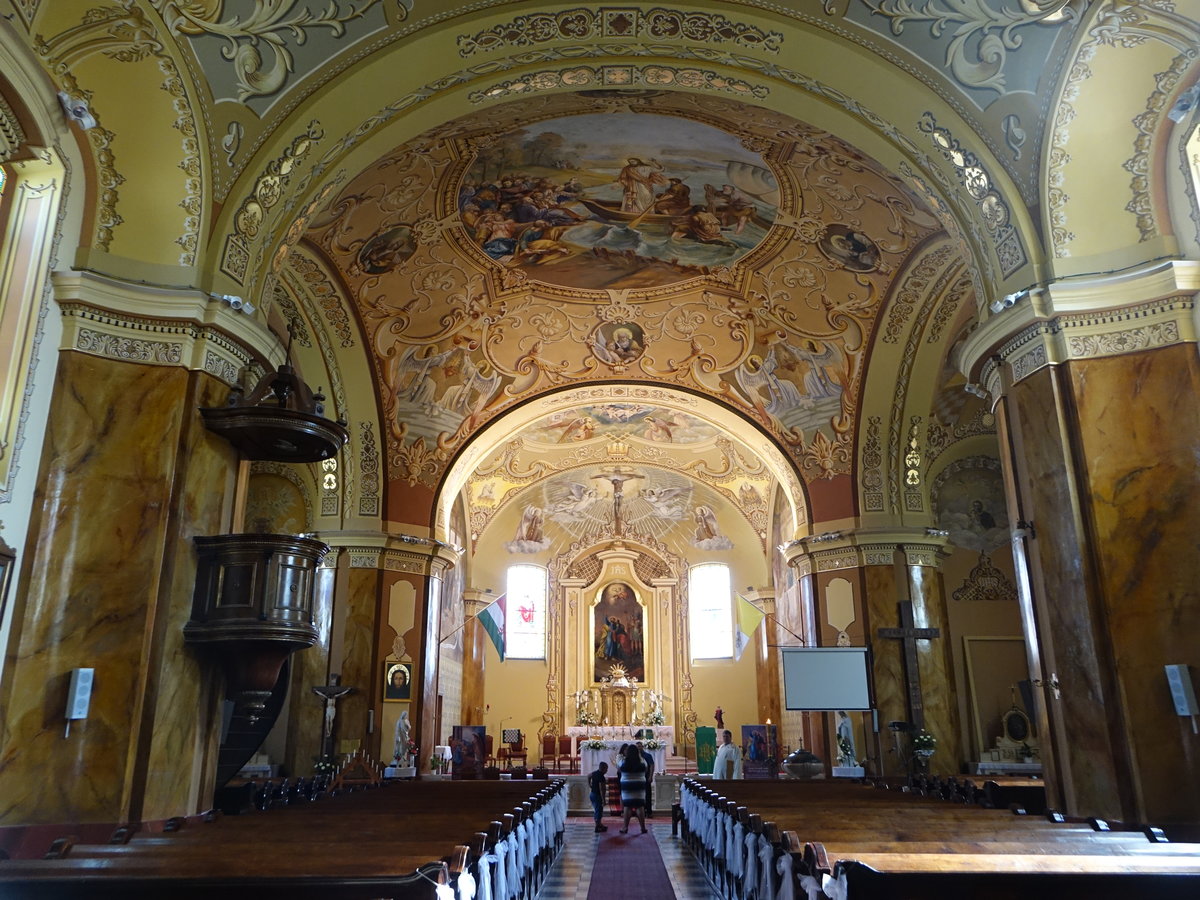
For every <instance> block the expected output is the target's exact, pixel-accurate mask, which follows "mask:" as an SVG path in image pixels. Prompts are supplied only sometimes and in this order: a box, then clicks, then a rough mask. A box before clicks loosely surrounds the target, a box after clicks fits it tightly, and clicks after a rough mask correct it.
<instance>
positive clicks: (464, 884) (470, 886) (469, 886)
mask: <svg viewBox="0 0 1200 900" xmlns="http://www.w3.org/2000/svg"><path fill="white" fill-rule="evenodd" d="M438 887H441V885H438ZM439 900H440V898H439ZM458 900H475V878H474V876H472V875H471V872H470V870H469V869H463V870H462V872H460V873H459V875H458Z"/></svg>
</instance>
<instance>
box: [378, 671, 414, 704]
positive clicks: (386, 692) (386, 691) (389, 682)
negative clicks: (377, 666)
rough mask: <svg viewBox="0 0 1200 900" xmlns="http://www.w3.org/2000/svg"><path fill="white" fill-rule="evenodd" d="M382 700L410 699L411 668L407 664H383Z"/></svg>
mask: <svg viewBox="0 0 1200 900" xmlns="http://www.w3.org/2000/svg"><path fill="white" fill-rule="evenodd" d="M383 699H384V700H389V701H398V700H411V699H412V667H411V666H410V665H409V664H408V663H398V662H388V663H384V664H383Z"/></svg>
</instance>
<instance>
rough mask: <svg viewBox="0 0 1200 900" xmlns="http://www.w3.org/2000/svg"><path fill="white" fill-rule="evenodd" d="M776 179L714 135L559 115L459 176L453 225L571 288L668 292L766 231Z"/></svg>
mask: <svg viewBox="0 0 1200 900" xmlns="http://www.w3.org/2000/svg"><path fill="white" fill-rule="evenodd" d="M778 203H779V186H778V183H777V182H776V179H775V175H774V174H773V173H772V172H771V170H770V169H768V168H767V167H766V165H765V163H764V161H763V159H762V157H761V156H759V155H758V154H755V153H752V152H750V151H748V150H746V149H745V148H744V147H743V146H742V144H741V141H740V140H739V139H738V138H737V137H734V136H733V135H731V134H727V133H726V132H724V131H721V130H719V129H717V128H714V127H712V126H710V125H706V124H703V123H700V122H695V121H692V120H689V119H683V118H679V117H677V116H665V115H654V114H644V113H627V112H620V113H605V114H602V115H597V114H589V115H578V116H563V117H560V118H556V119H549V120H543V121H541V122H538V123H537V124H536V125H531V126H528V127H523V128H518V129H515V130H513V131H509V132H507V133H504V134H501V135H498V136H497V137H496V138H495V140H493V141H490V142H488V145H487V146H485V147H483V148H481V149H480V150H479V151H478V153H477V155H476V157H475V159H474V161H473V163H472V164H471V165H470V166H469V167H468V169H467V171H466V172H465V174H464V176H463V180H462V183H461V186H460V188H459V193H458V208H459V215H460V216H461V218H462V223H463V225H464V226H465V227H466V229H467V232H468V234H470V235H471V236H472V238H473V239H474V241H475V242H476V244H477V246H478V247H479V249H480V250H481V251H482V252H483V253H484V254H486V256H488V257H489V258H491V259H492V260H493V261H494V262H495V264H496V265H499V266H504V267H506V268H510V269H522V270H524V272H525V273H526V275H528V276H529V277H531V278H536V279H537V280H538V281H542V282H545V283H548V284H553V285H558V286H561V287H568V288H584V289H592V290H630V289H645V288H653V287H661V286H664V285H670V284H675V283H677V282H680V281H685V280H687V279H690V278H695V277H697V276H700V275H704V274H707V273H708V272H710V271H712V270H714V269H717V268H722V267H727V266H731V265H733V264H734V263H735V262H737V261H738V260H739V259H741V258H742V257H743V256H745V255H746V254H747V253H749V252H750V251H751V250H753V249H754V248H755V247H756V246H757V245H758V244H759V242H760V241H762V239H763V238H764V237H766V234H767V231H768V230H769V229H770V227H771V222H772V221H773V219H774V217H775V212H776V206H777V205H778Z"/></svg>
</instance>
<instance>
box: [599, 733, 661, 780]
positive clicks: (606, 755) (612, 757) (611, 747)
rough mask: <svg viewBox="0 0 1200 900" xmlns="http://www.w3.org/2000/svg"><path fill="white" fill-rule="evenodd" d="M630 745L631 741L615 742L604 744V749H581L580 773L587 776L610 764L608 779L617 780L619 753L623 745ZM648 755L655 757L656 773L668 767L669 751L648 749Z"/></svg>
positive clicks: (627, 739)
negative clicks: (603, 763)
mask: <svg viewBox="0 0 1200 900" xmlns="http://www.w3.org/2000/svg"><path fill="white" fill-rule="evenodd" d="M628 743H630V739H629V738H626V739H624V740H615V741H608V740H606V741H605V742H604V749H592V748H591V747H583V746H581V747H580V748H579V762H580V768H579V771H580V772H581V773H583V774H585V775H587V774H590V773H591V772H593V771H595V769H596V766H598V765H600V763H602V762H606V763H608V772H609V774H608V777H609V778H615V777H616V774H617V764H618V763H619V762H620V760H618V759H617V751H618V750H620V749H621V746H622V745H623V744H628ZM646 752H647V753H649V754H650V755H651V756H652V757H654V771H655V773H659V772H663V771H664V770H665V769H666V767H667V751H666V748H665V747H659V748H658V749H657V750H650V749H649V748H647V750H646Z"/></svg>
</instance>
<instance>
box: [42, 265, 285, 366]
mask: <svg viewBox="0 0 1200 900" xmlns="http://www.w3.org/2000/svg"><path fill="white" fill-rule="evenodd" d="M53 284H54V295H55V299H57V301H58V304H59V308H60V309H61V311H62V319H63V329H62V339H61V342H60V344H59V349H60V350H64V351H66V350H70V351H74V352H77V353H86V354H88V355H91V356H101V357H105V358H108V359H115V360H118V361H121V362H136V363H140V364H143V365H156V366H179V367H182V368H187V369H195V370H199V371H204V372H208V373H209V374H210V375H213V376H214V377H216V378H219V379H220V380H221V381H224V382H225V383H226V384H231V385H232V384H236V383H237V382H238V374H239V372H240V371H241V369H242V368H243V367H245V366H249V365H258V366H260V367H265V366H272V367H274V366H278V365H279V364H280V363H282V362H283V358H284V355H285V351H284V347H283V345H282V344H281V343H280V342H279V340H278V339H277V338H276V337H275V335H274V334H273V333H272V332H271V331H270V330H269V329H268V328H267V327H266V326H265V325H263V324H262V323H261V322H259V321H258V320H257V319H256V318H253V317H252V316H249V315H246V314H245V313H244V312H238V311H235V310H234V309H233V308H232V307H231V306H230V305H229V304H228V303H226V302H225V301H223V300H220V299H214V297H213V295H211V294H209V293H208V292H206V291H201V290H198V289H195V288H178V287H165V286H164V287H159V286H151V285H145V284H137V283H133V282H128V281H121V280H119V279H115V278H109V277H106V276H101V275H97V274H95V273H92V272H67V273H59V274H56V275H54V276H53Z"/></svg>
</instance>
